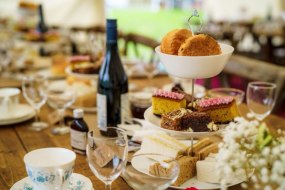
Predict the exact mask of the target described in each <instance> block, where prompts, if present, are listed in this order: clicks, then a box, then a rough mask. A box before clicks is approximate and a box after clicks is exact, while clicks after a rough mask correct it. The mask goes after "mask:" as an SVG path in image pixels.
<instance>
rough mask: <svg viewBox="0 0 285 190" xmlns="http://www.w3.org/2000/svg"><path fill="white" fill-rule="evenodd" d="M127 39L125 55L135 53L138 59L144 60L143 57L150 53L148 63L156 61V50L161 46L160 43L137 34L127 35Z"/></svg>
mask: <svg viewBox="0 0 285 190" xmlns="http://www.w3.org/2000/svg"><path fill="white" fill-rule="evenodd" d="M125 39H126V43H125V47H124V50H123V54H124V55H129V54H131V52H132V51H133V53H134V54H135V56H136V57H137V58H142V56H145V53H146V51H148V52H147V53H149V54H150V57H149V60H148V61H153V60H154V57H155V51H154V49H155V47H157V46H158V45H159V44H160V43H159V42H158V41H156V40H154V39H152V38H149V37H146V36H143V35H139V34H135V33H129V34H127V35H126V38H125Z"/></svg>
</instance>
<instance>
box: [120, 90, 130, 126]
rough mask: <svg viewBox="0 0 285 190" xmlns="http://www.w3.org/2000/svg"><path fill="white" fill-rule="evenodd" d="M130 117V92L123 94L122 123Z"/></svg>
mask: <svg viewBox="0 0 285 190" xmlns="http://www.w3.org/2000/svg"><path fill="white" fill-rule="evenodd" d="M129 119H130V104H129V95H128V93H125V94H121V123H125V121H129Z"/></svg>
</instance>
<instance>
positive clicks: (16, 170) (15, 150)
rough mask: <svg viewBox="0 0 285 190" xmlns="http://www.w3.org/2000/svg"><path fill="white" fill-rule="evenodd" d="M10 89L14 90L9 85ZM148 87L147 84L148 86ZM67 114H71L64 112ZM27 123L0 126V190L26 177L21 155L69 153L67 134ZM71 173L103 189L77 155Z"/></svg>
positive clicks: (276, 121) (280, 122)
mask: <svg viewBox="0 0 285 190" xmlns="http://www.w3.org/2000/svg"><path fill="white" fill-rule="evenodd" d="M170 81H171V80H170V79H169V78H168V77H166V76H160V77H157V78H155V79H154V80H153V84H154V85H155V86H157V87H162V86H163V85H164V84H166V83H169V82H170ZM130 83H134V84H136V85H137V87H138V89H140V88H141V87H143V86H145V85H146V84H148V83H147V81H146V79H131V80H130ZM12 84H13V86H17V85H16V83H15V81H13V83H12ZM148 85H149V84H148ZM1 86H9V81H7V80H1V79H0V87H1ZM240 110H241V112H242V114H243V115H244V114H245V113H247V111H248V110H247V108H246V106H245V105H241V106H240ZM50 111H51V108H49V107H48V106H44V107H43V109H42V110H41V116H42V119H44V120H45V119H46V117H47V115H48V114H49V113H50ZM67 114H71V111H70V110H68V111H67ZM85 120H86V121H87V123H88V125H89V127H90V129H91V130H97V128H96V123H97V122H96V121H97V117H96V114H94V113H93V114H91V113H86V114H85ZM31 122H32V121H31V120H30V121H26V122H24V123H20V124H15V125H11V126H0V189H1V190H6V189H10V187H11V186H12V185H13V184H14V183H15V182H17V181H18V180H20V179H22V178H24V177H26V176H27V173H26V170H25V165H24V162H23V157H24V155H25V154H26V153H27V152H29V151H32V150H35V149H38V148H43V147H64V148H68V149H71V146H70V138H69V134H67V135H62V136H54V135H53V134H51V127H49V128H47V129H45V130H44V131H41V132H34V131H30V130H28V129H27V127H28V126H30V125H31ZM266 122H267V123H268V124H269V125H271V126H272V128H271V129H272V130H273V131H276V129H279V128H282V129H284V128H285V120H284V119H282V118H280V117H277V116H274V115H270V116H269V117H268V118H267V119H266ZM74 172H76V173H80V174H82V175H84V176H86V177H88V178H90V179H91V181H92V183H93V186H94V189H95V190H102V189H104V184H103V183H102V182H101V181H100V180H99V179H97V178H96V177H95V175H94V174H93V173H92V172H91V170H90V169H89V167H88V164H87V161H86V157H85V156H82V155H77V158H76V163H75V170H74ZM112 189H113V190H129V189H132V188H131V187H129V186H128V185H127V183H126V182H125V181H124V180H123V179H122V178H120V177H119V178H118V179H117V180H115V181H114V182H113V184H112ZM230 189H231V190H238V189H241V188H240V186H239V185H237V186H234V187H231V188H230Z"/></svg>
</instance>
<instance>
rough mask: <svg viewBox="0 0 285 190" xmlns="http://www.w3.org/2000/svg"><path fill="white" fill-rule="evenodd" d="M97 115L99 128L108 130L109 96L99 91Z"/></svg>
mask: <svg viewBox="0 0 285 190" xmlns="http://www.w3.org/2000/svg"><path fill="white" fill-rule="evenodd" d="M97 117H98V128H99V129H100V130H101V131H107V97H106V95H104V94H99V93H97Z"/></svg>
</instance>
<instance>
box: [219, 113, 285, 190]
mask: <svg viewBox="0 0 285 190" xmlns="http://www.w3.org/2000/svg"><path fill="white" fill-rule="evenodd" d="M278 133H279V135H278V137H273V136H272V134H270V133H269V131H268V129H267V126H266V124H265V123H262V124H260V123H259V122H258V121H256V120H254V121H248V120H246V119H244V118H236V119H235V122H232V123H230V124H229V126H228V127H227V128H226V131H225V135H224V138H223V142H222V143H221V144H220V151H219V153H218V156H217V161H218V163H217V171H218V173H219V175H220V176H222V177H221V187H222V189H226V186H227V184H228V183H229V182H230V181H231V180H232V179H233V176H235V177H236V176H245V177H246V179H245V180H246V181H250V184H251V185H250V188H248V184H247V183H243V184H242V187H243V188H248V189H264V190H282V189H283V190H284V189H285V135H284V133H282V132H281V131H278ZM280 134H281V135H280Z"/></svg>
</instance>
